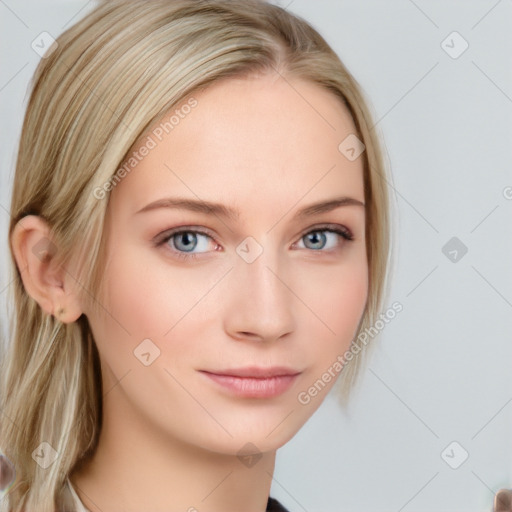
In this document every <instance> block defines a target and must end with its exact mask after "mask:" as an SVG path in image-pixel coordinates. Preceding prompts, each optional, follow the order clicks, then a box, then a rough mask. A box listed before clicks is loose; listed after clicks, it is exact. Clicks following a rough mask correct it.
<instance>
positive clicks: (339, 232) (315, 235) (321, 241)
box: [301, 225, 354, 252]
mask: <svg viewBox="0 0 512 512" xmlns="http://www.w3.org/2000/svg"><path fill="white" fill-rule="evenodd" d="M328 235H330V236H328ZM340 237H341V238H343V239H344V240H346V241H347V242H350V241H352V240H353V239H354V237H353V235H352V233H351V232H350V231H349V230H348V229H347V228H345V227H344V226H338V225H329V226H319V227H317V228H315V229H314V230H310V231H308V232H307V233H305V234H304V235H302V237H301V241H302V240H304V241H305V244H304V245H308V247H306V249H311V250H313V251H315V252H318V251H319V250H321V249H325V250H334V249H336V248H337V247H338V246H340V245H341V242H340V240H339V239H340ZM326 245H327V247H326Z"/></svg>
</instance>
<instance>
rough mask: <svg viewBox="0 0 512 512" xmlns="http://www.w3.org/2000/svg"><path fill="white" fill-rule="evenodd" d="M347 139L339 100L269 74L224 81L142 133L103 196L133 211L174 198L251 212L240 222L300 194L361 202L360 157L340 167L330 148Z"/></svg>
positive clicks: (346, 117)
mask: <svg viewBox="0 0 512 512" xmlns="http://www.w3.org/2000/svg"><path fill="white" fill-rule="evenodd" d="M354 132H355V127H354V124H353V121H352V118H351V116H350V114H349V112H348V110H347V108H346V107H345V106H344V105H343V103H342V101H341V100H340V99H339V98H337V97H336V96H335V95H334V93H332V92H330V91H328V90H326V89H324V88H322V87H320V86H319V85H316V84H313V83H310V82H307V81H304V80H299V79H290V78H284V77H281V76H280V75H277V74H273V75H270V74H269V75H265V76H260V77H250V78H229V79H224V80H222V81H219V82H215V83H214V84H212V85H210V86H209V87H208V88H206V89H205V90H202V91H199V92H197V93H195V94H192V95H191V96H190V97H188V98H185V99H184V101H183V102H182V103H180V104H179V105H177V106H176V107H173V108H172V109H171V110H170V111H169V112H167V113H166V114H165V115H164V116H163V117H162V118H160V119H159V120H158V121H156V122H155V123H154V124H153V125H152V126H151V127H150V128H149V129H148V130H147V132H146V133H145V134H144V135H143V136H142V137H141V138H140V139H139V141H138V143H137V144H136V145H135V146H134V148H133V149H132V150H131V151H130V152H129V153H128V158H127V160H126V161H125V164H126V163H127V162H128V161H129V158H130V156H131V157H132V159H133V158H134V157H133V155H134V153H138V158H137V159H136V160H137V161H136V163H135V160H133V161H132V163H135V165H134V166H133V168H132V169H130V172H129V173H127V176H126V177H125V178H124V179H123V180H122V181H121V182H120V183H119V184H118V185H117V186H116V187H115V189H114V191H113V194H112V198H113V199H115V196H116V197H121V196H122V198H123V201H122V203H123V207H124V208H127V209H129V210H132V211H134V210H137V209H140V208H142V207H143V206H144V205H145V204H147V203H148V202H150V201H154V200H157V199H159V198H161V197H165V196H166V195H179V196H180V197H184V196H185V197H193V198H195V199H198V198H200V199H205V200H214V201H217V202H219V201H220V202H224V203H226V204H231V205H237V207H238V209H243V207H244V206H245V207H247V208H250V207H251V206H252V212H249V211H248V214H249V213H254V214H256V213H257V211H258V208H259V209H261V206H262V205H263V204H270V203H271V204H277V205H279V204H282V205H283V208H284V207H285V206H287V207H289V206H291V204H292V203H296V202H298V201H300V200H301V198H302V197H305V196H307V200H308V202H312V201H314V200H315V199H317V198H322V199H323V198H325V197H326V195H328V194H331V195H339V193H342V194H346V195H349V196H353V197H357V198H359V199H360V200H363V198H364V190H363V170H362V169H363V166H362V158H357V159H356V160H354V161H350V160H348V159H347V158H346V157H345V156H344V155H343V154H342V153H341V152H340V150H339V149H338V146H339V145H340V143H341V142H342V141H343V140H344V139H345V138H346V137H347V136H349V135H350V134H353V133H354ZM144 148H146V149H144ZM141 153H144V155H145V156H141ZM128 167H129V166H128ZM258 205H259V206H258Z"/></svg>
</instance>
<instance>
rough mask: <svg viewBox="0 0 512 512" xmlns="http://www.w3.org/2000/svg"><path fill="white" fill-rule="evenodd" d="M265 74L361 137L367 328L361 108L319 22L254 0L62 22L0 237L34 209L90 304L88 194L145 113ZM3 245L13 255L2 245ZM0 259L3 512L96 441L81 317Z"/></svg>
mask: <svg viewBox="0 0 512 512" xmlns="http://www.w3.org/2000/svg"><path fill="white" fill-rule="evenodd" d="M272 70H275V71H277V72H279V73H280V74H282V75H283V76H288V77H300V78H302V79H305V80H309V81H311V82H313V83H315V84H318V85H320V86H321V87H324V88H326V89H328V90H329V91H331V92H332V93H333V94H335V95H336V96H337V97H338V98H339V99H340V101H342V102H343V103H344V104H345V105H346V106H347V107H348V109H349V111H350V113H351V115H352V117H353V120H354V124H355V127H356V130H357V136H358V137H359V138H360V139H361V140H362V141H363V143H364V144H365V146H366V150H365V151H364V152H363V154H362V155H361V158H363V162H364V187H365V201H366V243H367V257H368V266H369V267H368V268H369V276H370V279H369V296H368V302H367V305H366V309H365V311H364V315H363V317H362V319H361V322H360V325H359V330H362V329H365V328H366V327H368V326H371V325H372V324H373V323H374V321H375V319H376V318H377V314H378V312H379V309H380V307H381V304H382V300H383V293H384V288H385V281H386V269H387V260H388V252H389V240H388V238H389V227H388V224H389V220H388V218H389V213H388V196H387V183H386V179H385V166H384V162H383V156H382V153H381V149H380V145H379V141H378V138H377V136H376V135H375V133H374V131H373V130H372V121H371V116H370V113H369V110H368V107H367V106H366V101H365V99H364V97H363V94H362V92H361V91H360V88H359V86H358V84H357V83H356V81H355V80H354V79H353V78H352V76H351V75H350V73H349V72H348V71H347V69H346V68H345V66H344V65H343V64H342V62H341V61H340V59H339V58H338V56H337V55H336V54H335V53H334V51H333V50H332V49H331V48H330V47H329V45H328V44H327V43H326V42H325V40H324V39H323V38H322V37H321V36H320V35H319V34H318V33H317V31H316V30H315V29H313V28H312V27H311V26H310V25H309V24H308V23H306V22H305V21H304V20H302V19H300V18H299V17H297V16H295V15H293V14H291V13H289V12H287V11H286V10H283V9H281V8H280V7H278V6H275V5H272V4H268V3H266V2H264V1H258V0H245V1H241V2H232V1H229V0H208V1H206V0H199V1H198V0H172V1H171V0H152V1H151V2H149V1H142V0H141V1H135V0H110V1H108V2H102V3H101V4H100V5H98V6H97V7H96V8H95V9H94V10H93V11H92V12H91V13H90V14H88V15H87V16H86V17H85V18H84V19H82V20H81V21H80V22H78V23H77V24H75V25H74V26H73V27H71V28H70V29H69V30H67V31H66V32H64V33H63V34H62V35H61V36H60V37H59V38H58V39H57V47H56V48H55V49H54V50H53V51H52V52H51V53H50V54H49V55H47V56H45V58H43V59H42V60H41V62H40V64H39V66H38V68H37V70H36V73H35V75H34V79H33V83H32V91H31V96H30V100H29V104H28V107H27V111H26V115H25V119H24V124H23V131H22V135H21V141H20V146H19V153H18V160H17V165H16V174H15V179H14V188H13V195H12V203H11V222H10V228H9V239H10V236H11V234H12V232H13V229H14V227H15V225H16V223H17V222H18V221H20V219H22V218H23V217H24V216H26V215H29V214H34V215H39V216H40V217H42V218H43V219H45V220H46V222H47V223H48V225H49V226H50V228H51V233H52V237H53V238H52V240H53V242H54V243H55V248H56V254H55V258H57V259H58V263H59V264H64V263H65V262H67V261H69V260H70V258H71V257H73V258H76V261H77V263H78V265H77V268H79V269H80V273H79V275H76V276H73V278H74V279H76V281H77V282H78V283H79V284H80V286H81V288H82V292H83V298H84V300H87V301H89V303H90V305H91V306H96V307H101V305H100V304H98V303H97V302H96V300H95V297H99V296H100V295H99V294H100V292H101V270H102V268H103V265H102V261H103V258H104V253H103V252H104V251H103V248H104V245H105V244H104V237H105V234H104V231H103V224H104V217H105V212H106V208H107V204H108V198H107V199H104V200H98V199H97V198H96V194H95V193H94V191H95V190H97V189H98V187H103V186H104V184H105V183H106V182H108V180H109V179H111V177H112V175H113V174H114V172H115V171H116V170H117V169H118V168H119V166H120V164H121V163H122V162H123V161H124V159H125V157H126V155H127V154H128V152H129V150H130V149H131V148H132V146H133V145H134V143H135V142H136V141H137V140H138V139H139V138H140V137H141V136H142V135H143V134H144V133H145V131H146V130H147V129H148V128H149V127H150V126H151V125H152V124H153V123H154V122H155V120H157V119H159V118H161V117H162V116H163V115H164V114H165V113H166V112H168V111H169V109H170V108H172V107H173V106H176V105H178V104H179V103H180V102H182V101H184V100H185V99H186V98H188V97H189V96H190V95H191V94H192V93H193V92H194V91H198V90H200V89H201V88H203V87H205V86H207V85H208V84H210V83H212V82H214V81H218V80H220V79H224V78H229V77H234V76H241V75H247V74H251V73H262V72H268V71H272ZM340 142H341V141H340ZM10 249H11V257H12V245H11V243H10ZM11 259H12V262H11V263H12V265H11V270H12V272H13V287H12V288H13V289H14V305H15V315H14V318H13V321H12V326H11V332H12V341H11V342H10V343H9V344H8V349H7V352H6V354H5V355H4V357H3V367H2V372H1V376H2V382H1V396H0V398H1V404H0V405H1V407H2V409H3V413H4V418H3V420H2V423H1V426H0V449H1V450H2V451H3V452H4V453H5V454H6V456H7V457H8V458H9V459H10V460H11V461H13V462H14V464H15V468H16V482H15V485H14V486H13V487H12V488H11V489H10V492H9V494H8V495H7V496H6V497H5V498H4V500H3V501H2V502H1V503H3V506H8V507H9V508H8V509H7V510H9V511H12V512H19V511H21V510H26V511H28V512H30V511H37V512H53V511H54V510H55V508H56V507H57V509H58V508H59V507H60V502H59V496H60V493H61V491H62V489H63V486H64V482H65V479H66V478H67V477H68V475H70V474H71V473H72V470H73V468H75V467H77V465H78V464H79V463H80V462H83V461H84V460H86V459H87V457H89V456H90V455H91V454H92V453H93V452H94V449H95V447H96V443H97V440H98V434H99V431H100V428H101V404H102V389H101V371H100V364H99V356H98V352H97V349H96V345H95V342H94V339H93V336H92V333H91V330H90V327H89V324H88V321H87V318H86V317H85V315H82V316H81V317H80V318H79V319H78V320H77V321H76V322H73V323H69V324H63V323H61V322H59V321H58V320H57V319H56V318H54V317H53V316H51V315H48V314H46V313H45V312H44V311H43V310H42V309H41V307H40V306H39V305H38V303H37V302H36V301H35V300H34V299H32V298H31V297H30V296H29V295H28V294H27V292H26V291H25V289H24V287H23V283H22V280H21V274H20V270H19V269H18V268H17V267H16V265H15V262H14V257H12V258H11ZM363 352H366V349H365V350H364V351H363ZM359 366H360V356H358V357H357V358H355V359H354V360H353V361H352V363H351V364H349V365H347V366H346V367H345V368H344V370H343V372H342V374H344V375H343V385H344V386H345V387H346V389H345V390H344V391H343V390H342V391H343V393H345V394H346V393H348V391H347V390H348V389H349V388H350V386H351V385H352V383H353V381H354V378H355V376H356V374H357V368H358V367H359ZM6 418H8V419H6ZM42 442H46V443H49V445H51V446H52V447H53V449H55V450H56V451H57V453H58V457H57V459H56V461H55V462H54V463H53V464H52V465H50V466H49V467H48V468H46V469H43V468H42V467H40V466H39V465H38V464H36V462H35V461H34V459H33V458H32V453H33V451H34V450H35V449H36V448H37V447H38V446H39V445H40V443H42ZM7 501H8V505H7Z"/></svg>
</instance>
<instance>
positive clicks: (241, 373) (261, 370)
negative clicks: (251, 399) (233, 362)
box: [202, 366, 301, 379]
mask: <svg viewBox="0 0 512 512" xmlns="http://www.w3.org/2000/svg"><path fill="white" fill-rule="evenodd" d="M202 371H205V372H207V373H214V374H215V375H229V376H232V377H253V378H259V379H263V378H265V377H266V378H269V377H277V376H282V375H297V374H299V373H301V372H300V371H299V370H294V369H293V368H287V367H285V366H269V367H261V366H247V367H245V368H230V369H226V370H215V371H210V370H202Z"/></svg>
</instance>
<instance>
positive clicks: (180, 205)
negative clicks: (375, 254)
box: [136, 196, 365, 220]
mask: <svg viewBox="0 0 512 512" xmlns="http://www.w3.org/2000/svg"><path fill="white" fill-rule="evenodd" d="M342 206H362V207H363V208H364V207H365V204H364V203H363V202H361V201H359V199H355V198H353V197H345V196H343V197H335V198H332V199H328V200H324V201H320V202H318V203H313V204H310V205H308V206H306V207H304V208H302V209H301V210H299V211H298V212H297V213H296V214H295V216H296V217H297V218H299V219H302V218H305V217H309V216H311V215H317V214H320V213H325V212H330V211H332V210H334V209H336V208H340V207H342ZM158 208H172V209H178V210H190V211H193V212H199V213H206V214H214V215H218V216H220V217H225V218H227V219H231V220H238V219H239V218H240V212H239V211H238V210H235V209H234V208H231V207H229V206H226V205H224V204H220V203H214V202H211V201H201V200H195V199H188V198H180V197H166V198H164V199H158V200H157V201H154V202H152V203H150V204H148V205H146V206H144V207H143V208H141V209H140V210H138V211H137V212H136V214H138V213H143V212H148V211H151V210H156V209H158Z"/></svg>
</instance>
